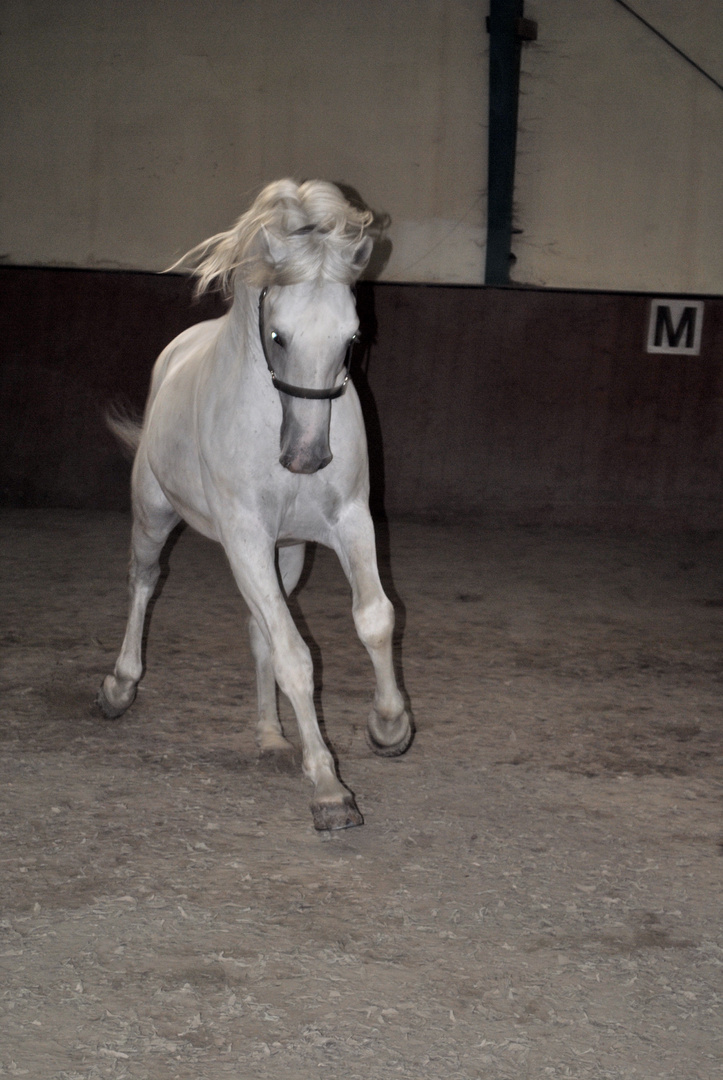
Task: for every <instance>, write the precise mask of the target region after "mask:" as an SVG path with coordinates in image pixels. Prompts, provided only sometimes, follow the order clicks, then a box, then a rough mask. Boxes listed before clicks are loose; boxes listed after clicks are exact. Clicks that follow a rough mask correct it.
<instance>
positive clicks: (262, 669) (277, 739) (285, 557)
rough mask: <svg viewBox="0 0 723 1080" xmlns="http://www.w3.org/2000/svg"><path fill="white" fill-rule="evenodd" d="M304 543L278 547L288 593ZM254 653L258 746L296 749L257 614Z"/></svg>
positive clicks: (269, 752)
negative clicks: (286, 731)
mask: <svg viewBox="0 0 723 1080" xmlns="http://www.w3.org/2000/svg"><path fill="white" fill-rule="evenodd" d="M305 550H306V547H305V545H304V544H293V545H289V546H287V547H281V548H279V553H278V558H279V574H280V576H281V583H282V585H283V588H284V592H285V593H286V595H287V596H288V595H289V594H290V593H291V592H293V590H294V589H295V588H296V586H297V584H298V582H299V578H300V577H301V571H302V570H303V567H304V553H305ZM249 637H250V639H251V652H252V655H253V658H254V662H255V665H256V688H257V693H258V720H257V722H256V745H257V746H258V748H259V751H260V753H261V754H262V756H265V757H270V758H273V757H277V755H290V754H291V753H292V752H293V747H292V745H291V743H290V742H289V741H288V739H286V738H285V737H284V733H283V731H282V728H281V724H280V723H279V713H278V707H277V701H276V678H275V676H274V665H273V661H272V658H271V648H270V646H269V643H268V641H267V640H266V637H265V636H264V634H263V631H262V630H261V627H260V626H259V624H258V621H257V620H256V617H255V616H254V615H252V616H251V618H250V619H249Z"/></svg>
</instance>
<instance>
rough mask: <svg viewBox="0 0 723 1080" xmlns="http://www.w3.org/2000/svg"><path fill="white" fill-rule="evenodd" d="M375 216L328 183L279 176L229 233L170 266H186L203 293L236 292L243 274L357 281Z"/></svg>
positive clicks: (277, 281)
mask: <svg viewBox="0 0 723 1080" xmlns="http://www.w3.org/2000/svg"><path fill="white" fill-rule="evenodd" d="M372 219H373V214H372V213H371V211H370V210H360V209H357V208H356V207H354V206H352V204H351V203H350V202H348V201H347V199H346V198H345V197H344V196H343V195H342V193H341V191H340V190H339V188H338V187H337V186H336V185H335V184H330V183H327V182H326V181H324V180H307V181H306V182H305V183H303V184H297V183H296V182H295V181H294V180H277V181H275V182H274V183H273V184H269V185H268V186H267V187H265V188H264V189H263V191H262V192H261V194H260V195H259V196H258V198H257V199H256V201H255V202H254V203H253V205H252V206H251V208H250V209H249V210H247V211H246V213H245V214H243V215H242V216H241V217H240V218H239V219H238V221H237V222H236V224H235V225H234V226H233V227H232V228H230V229H229V230H228V231H227V232H221V233H217V234H216V236H211V237H209V239H208V240H204V241H203V242H202V243H201V244H198V245H197V246H196V247H194V248H191V250H190V251H188V252H187V253H186V254H185V255H184V256H183V257H182V258H181V259H179V260H178V262H176V263H174V265H173V267H171V269H174V268H175V267H178V266H187V267H190V268H191V269H192V273H193V275H194V276H195V277H196V278H197V282H196V294H197V295H200V294H201V293H204V292H206V291H208V290H209V289H213V288H216V289H220V290H221V291H223V292H224V293H226V294H229V293H231V292H232V280H233V278H234V276H235V275H236V274H239V275H240V277H241V278H242V279H243V280H244V281H245V282H247V283H248V284H249V285H255V286H257V287H259V288H265V287H266V286H270V285H292V284H295V283H297V282H301V281H312V280H314V279H317V278H324V279H325V280H327V281H339V282H344V283H351V282H352V281H354V280H355V278H356V277H357V275H358V272H359V270H360V266H358V265H356V266H355V262H354V256H355V253H356V252H357V249H358V248H359V245H360V243H361V241H362V240H363V238H364V233H365V230H366V229H367V228H368V227H369V225H370V224H371V222H372Z"/></svg>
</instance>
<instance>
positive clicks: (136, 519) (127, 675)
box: [97, 489, 180, 720]
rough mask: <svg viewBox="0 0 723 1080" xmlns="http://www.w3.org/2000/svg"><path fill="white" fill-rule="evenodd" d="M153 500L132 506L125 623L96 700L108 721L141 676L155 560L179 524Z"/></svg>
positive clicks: (123, 708)
mask: <svg viewBox="0 0 723 1080" xmlns="http://www.w3.org/2000/svg"><path fill="white" fill-rule="evenodd" d="M155 496H156V497H155V499H154V503H155V505H153V506H149V505H148V504H147V503H141V502H136V505H135V507H134V514H133V529H132V533H131V561H130V571H129V575H128V591H129V610H128V622H127V625H126V632H125V637H124V638H123V645H122V646H121V651H120V654H119V656H118V660H117V661H116V665H115V669H114V672H113V674H112V675H106V677H105V679H104V680H103V683H102V685H101V688H100V690H99V691H98V697H97V703H98V705H99V706H100V709H101V711H102V712H103V715H104V716H106V717H107V718H108V719H109V720H114V719H116V717H118V716H121V715H122V714H123V713H124V712H125V711H126V709H128V708H129V707H130V706H131V705H132V704H133V701H134V699H135V696H136V690H137V689H138V683H139V682H140V678H141V674H142V673H143V661H142V657H141V646H142V641H143V625H144V622H145V617H146V609H147V607H148V601H149V600H150V598H151V596H152V595H153V590H154V589H155V587H156V583H157V581H158V576H159V574H160V566H159V562H158V559H159V556H160V554H161V551H162V549H163V545H164V544H165V542H166V540H167V538H168V534H169V533H170V532H171V529H173V528H174V526H175V525H177V524H178V521H179V520H180V518H179V517H178V515H177V514H176V513H175V511H174V510H173V509H172V508H171V506H170V504H169V503H167V502H166V500H165V498H164V497H163V495H162V493H161V491H160V489H159V490H158V491H157V492H155Z"/></svg>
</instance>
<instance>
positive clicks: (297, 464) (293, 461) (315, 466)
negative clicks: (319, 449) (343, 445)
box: [279, 454, 334, 476]
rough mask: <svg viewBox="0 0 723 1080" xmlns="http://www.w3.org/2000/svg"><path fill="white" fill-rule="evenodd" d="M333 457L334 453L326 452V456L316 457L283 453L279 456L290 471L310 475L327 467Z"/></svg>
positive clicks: (280, 460)
mask: <svg viewBox="0 0 723 1080" xmlns="http://www.w3.org/2000/svg"><path fill="white" fill-rule="evenodd" d="M333 457H334V455H333V454H326V455H325V456H324V457H314V456H310V455H305V454H296V455H294V454H282V455H281V457H280V458H279V464H280V465H283V466H284V468H285V469H288V470H289V472H292V473H303V474H304V475H307V476H310V475H311V474H312V473H315V472H319V471H320V470H321V469H325V468H326V466H327V465H328V464H329V463H330V462H331V460H332V458H333Z"/></svg>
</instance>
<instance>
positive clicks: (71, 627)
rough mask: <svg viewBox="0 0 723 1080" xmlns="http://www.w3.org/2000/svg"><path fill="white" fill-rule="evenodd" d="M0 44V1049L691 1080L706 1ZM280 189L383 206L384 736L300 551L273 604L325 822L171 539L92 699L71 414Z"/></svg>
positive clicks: (161, 337) (713, 484)
mask: <svg viewBox="0 0 723 1080" xmlns="http://www.w3.org/2000/svg"><path fill="white" fill-rule="evenodd" d="M488 16H489V18H487V17H488ZM0 30H2V40H3V42H4V45H3V49H4V51H5V63H4V67H5V70H6V76H5V82H6V93H5V95H4V99H5V100H4V104H3V105H2V111H3V115H4V119H5V124H4V125H3V128H2V130H3V134H2V135H1V136H0V141H1V142H2V146H3V150H4V158H5V162H6V166H5V185H4V187H5V191H4V194H3V199H2V202H1V203H0V206H1V217H0V228H1V229H2V234H3V245H4V246H3V249H2V250H3V253H4V255H3V258H4V261H3V265H2V267H1V268H0V283H1V285H2V288H0V324H1V325H2V341H3V349H2V354H1V357H0V414H1V416H2V423H1V424H0V458H1V460H0V558H1V561H0V567H1V572H2V589H1V595H2V604H1V610H2V620H1V622H0V638H1V641H2V650H1V652H0V738H1V747H0V748H1V753H0V779H1V780H2V783H1V784H0V840H1V844H0V897H1V905H0V1078H1V1080H5V1078H8V1080H9V1078H15V1077H24V1078H26V1080H225V1078H226V1077H228V1078H229V1080H312V1078H323V1077H328V1078H329V1080H342V1078H343V1080H391V1078H395V1077H400V1078H406V1080H507V1078H509V1080H528V1078H529V1080H545V1078H548V1077H549V1078H552V1080H560V1078H571V1080H715V1078H716V1077H719V1076H720V1069H721V1060H722V1059H723V1016H722V1009H721V1005H722V1003H723V978H722V972H723V936H722V934H721V870H722V869H723V861H722V855H723V846H722V845H723V828H722V827H721V797H722V795H723V772H722V771H721V748H722V743H723V719H722V704H723V702H722V691H723V502H722V498H721V491H722V481H723V273H722V268H721V262H720V252H721V249H722V241H723V234H722V223H723V195H722V194H721V186H720V174H721V173H720V170H721V167H723V160H722V158H723V144H722V143H721V139H720V131H721V119H723V85H722V83H723V55H722V53H721V41H723V23H722V21H721V13H720V9H719V5H717V4H716V3H715V2H714V0H690V3H689V4H688V5H685V12H683V11H682V10H680V11H679V10H678V5H675V4H672V3H669V2H667V0H631V2H630V3H629V4H628V3H621V2H619V0H582V2H581V0H548V2H547V3H544V4H543V3H536V2H533V0H526V3H525V4H524V6H523V3H522V0H491V2H489V0H486V2H485V3H484V4H478V3H476V2H472V0H409V2H407V3H405V4H399V5H388V4H384V3H382V2H381V0H370V2H369V3H367V4H365V5H349V6H347V5H340V4H337V3H332V2H331V0H328V2H327V0H313V2H310V3H307V4H302V5H299V4H298V3H297V2H296V0H293V2H292V0H274V2H273V3H262V2H261V0H248V3H244V4H242V5H241V4H234V3H232V2H231V0H208V2H207V3H206V4H204V5H196V4H192V3H191V0H148V2H147V3H145V4H136V3H130V4H126V5H123V6H122V8H121V7H119V6H117V5H113V4H101V5H98V3H97V0H94V2H93V3H91V2H90V0H77V2H76V0H72V2H71V0H55V2H54V3H50V2H49V0H9V2H8V3H6V4H5V5H4V8H3V12H2V14H1V15H0ZM317 176H318V177H321V178H324V179H327V180H331V181H334V182H336V183H337V184H339V185H340V188H341V190H342V191H343V192H344V194H345V197H346V198H348V199H350V200H352V201H353V202H354V204H355V205H359V206H362V205H363V206H368V207H369V208H371V210H372V211H373V212H374V215H375V222H374V224H373V225H372V227H371V234H372V235H373V237H374V239H375V242H376V246H375V249H374V253H373V255H372V257H371V261H370V263H369V265H368V268H367V270H366V272H365V273H364V275H363V276H362V278H361V280H360V281H359V283H358V285H357V286H356V289H355V302H356V310H357V312H358V317H359V340H358V341H357V342H356V343H355V344H354V346H353V351H352V353H351V361H350V375H351V382H352V383H353V386H354V388H355V389H354V390H349V391H347V392H348V393H349V394H350V395H353V394H354V392H356V394H357V395H358V398H359V401H360V404H361V412H362V414H363V418H364V426H365V429H366V435H367V440H368V458H369V473H370V499H369V502H370V507H371V512H372V516H373V520H374V525H375V532H376V547H377V558H378V564H379V574H380V578H381V582H382V585H383V588H384V591H385V593H386V595H387V596H388V598H389V600H390V601H391V603H392V605H393V608H394V613H395V629H394V634H393V648H392V654H393V666H394V672H395V676H396V680H397V683H398V685H399V688H400V690H401V693H402V696H403V698H404V702H405V705H406V709H407V712H408V713H409V715H410V717H411V718H412V722H413V727H414V738H413V741H412V742H411V745H410V746H409V748H408V749H406V751H405V752H404V753H402V754H399V755H398V756H385V755H384V754H383V753H378V752H377V753H375V752H374V750H375V749H376V750H377V751H379V750H380V747H379V746H378V745H377V746H374V740H373V738H371V739H370V737H369V734H368V731H367V719H368V717H369V714H370V711H371V710H372V709H373V707H374V705H375V681H374V670H373V666H372V662H371V660H370V656H369V655H367V651H366V649H365V647H364V645H363V644H362V643H361V641H360V639H359V637H358V636H357V629H356V626H355V620H354V617H353V611H352V592H351V589H350V585H349V582H348V581H347V577H346V576H345V573H344V571H343V569H342V566H341V565H340V561H339V559H338V558H337V556H336V554H335V553H334V552H333V551H332V550H330V548H329V547H327V546H325V545H324V544H323V543H321V542H319V543H308V544H307V549H306V556H305V562H304V568H303V572H302V575H301V580H300V581H299V584H298V586H297V587H296V588H294V589H293V591H292V592H291V594H290V595H289V596H288V606H289V609H290V612H291V615H292V616H293V620H294V622H295V624H296V627H297V629H298V631H299V633H300V635H301V638H302V639H303V642H305V644H306V646H307V647H308V651H309V654H310V657H311V661H312V664H313V701H314V705H315V708H316V713H317V716H318V721H319V727H320V730H321V733H322V736H323V739H324V742H325V743H326V745H327V746H328V748H329V750H330V751H331V754H332V755H333V760H334V766H335V768H336V772H337V775H338V778H339V779H340V780H341V782H342V783H343V785H345V787H346V789H348V791H349V792H350V793H351V795H352V796H353V800H354V801H355V803H356V806H357V807H358V810H359V813H360V815H361V817H362V818H363V824H361V825H360V826H359V827H351V828H333V829H326V828H319V827H318V820H317V819H316V817H312V813H311V812H310V803H311V802H312V796H313V794H314V792H313V789H312V785H311V783H310V782H309V780H308V779H306V778H305V776H304V774H303V772H302V752H303V750H304V747H303V746H302V736H301V734H300V731H301V725H300V724H299V725H297V720H296V716H295V713H294V709H293V708H292V705H291V703H290V699H289V697H287V695H286V694H284V693H282V692H281V691H280V690H279V691H278V710H279V716H280V720H281V724H282V727H283V732H284V735H285V736H286V738H287V739H288V740H289V742H290V743H291V744H292V747H293V750H292V751H291V752H288V753H277V754H270V753H260V752H259V749H258V746H257V743H256V739H255V725H256V718H257V678H256V672H255V666H254V656H253V655H252V651H251V648H250V645H249V634H248V623H249V607H247V604H246V603H245V602H244V599H243V597H242V596H241V594H240V592H239V588H238V587H237V584H236V582H235V580H234V575H233V573H232V570H231V566H230V559H229V557H228V555H227V553H226V551H225V550H224V548H223V547H222V546H221V545H220V544H218V543H215V542H213V541H212V540H210V539H207V538H206V537H205V536H203V535H201V534H200V532H199V531H196V530H195V529H194V528H192V527H191V526H189V525H188V524H185V523H183V522H182V523H181V524H179V525H178V526H177V527H176V528H175V529H174V530H173V531H172V532H171V534H170V537H169V539H168V541H167V543H166V544H165V547H164V549H163V553H162V556H161V560H160V569H161V572H160V577H159V578H158V583H157V585H156V587H155V591H154V592H153V596H152V599H151V601H150V604H149V608H148V614H147V617H146V620H145V629H144V634H143V649H142V660H143V676H142V678H141V681H140V684H139V686H138V693H137V696H136V698H135V701H134V702H133V704H132V706H131V707H130V708H128V710H127V712H124V713H123V715H122V716H118V717H116V718H115V719H108V718H107V717H106V716H104V715H103V712H102V710H101V708H100V707H99V705H98V704H97V697H98V692H99V688H100V686H101V683H102V682H103V680H104V678H105V677H106V676H108V675H109V673H111V672H112V671H113V670H114V665H115V664H116V659H117V657H118V654H119V649H120V647H121V642H122V640H123V634H124V628H125V623H126V617H127V606H128V588H127V579H128V563H129V548H130V542H131V526H132V516H131V502H130V482H131V460H130V458H129V457H128V455H127V454H126V453H125V451H124V448H123V447H122V446H121V445H120V443H119V442H118V441H117V439H116V438H115V436H114V435H113V434H112V433H111V431H110V430H109V428H108V426H107V423H106V416H107V413H108V410H111V411H113V410H116V411H117V410H121V411H122V412H124V413H126V414H129V415H138V416H140V415H142V412H143V408H144V403H145V401H146V397H147V395H148V391H149V385H150V378H151V371H152V368H153V364H154V361H155V359H156V357H157V356H158V355H159V353H160V352H161V351H162V350H163V349H164V348H165V346H166V345H167V344H168V343H169V342H170V341H171V340H172V339H173V338H174V337H175V336H176V335H178V334H179V333H181V332H182V331H184V330H186V328H188V327H191V326H194V325H195V324H197V323H199V322H201V321H203V320H208V319H216V318H220V317H222V316H224V313H225V312H226V311H227V309H228V301H227V300H224V298H223V296H221V295H220V294H219V293H210V294H207V295H205V296H202V297H200V298H199V297H197V296H194V283H193V280H192V278H190V277H189V276H188V274H187V273H185V272H183V267H182V266H181V267H180V268H176V269H173V270H172V271H171V272H170V273H161V271H163V270H165V269H167V268H168V267H169V266H171V265H172V264H174V263H175V262H176V260H179V259H180V258H181V257H182V255H183V253H184V252H185V251H187V250H188V249H190V248H192V247H193V246H194V245H196V244H199V243H200V242H202V241H204V239H205V238H207V237H213V236H215V235H216V234H219V233H220V232H221V231H222V230H228V229H229V227H230V226H231V225H232V224H233V222H234V221H235V220H236V219H237V218H238V217H239V215H240V214H242V213H243V212H244V211H245V210H247V209H248V207H249V206H250V205H251V203H252V202H253V199H254V198H255V197H256V195H257V194H258V192H259V191H260V190H261V189H262V188H263V187H264V185H266V184H268V183H269V182H271V181H274V180H278V179H280V178H282V177H295V178H296V179H297V180H303V179H306V178H309V177H317ZM505 177H506V178H507V179H506V180H505ZM300 232H301V233H304V232H306V233H308V232H309V229H302V230H301V231H300ZM239 273H243V271H242V270H240V271H239ZM284 287H285V286H284V284H283V283H282V284H280V285H279V286H278V289H277V291H278V292H283V289H284ZM292 287H293V286H292ZM337 287H340V286H337ZM257 291H258V290H257ZM257 332H260V333H261V334H263V332H264V331H263V324H261V331H257V330H256V328H255V325H253V326H252V327H251V329H250V330H249V336H250V338H253V335H254V334H255V333H257ZM274 332H275V331H274ZM277 336H278V335H277ZM254 341H255V342H256V339H254ZM262 344H264V343H263V338H262ZM254 347H255V348H256V353H255V354H253V355H257V356H261V355H262V354H261V353H260V351H259V346H258V345H257V344H255V345H254ZM265 348H266V346H265V344H264V349H265ZM239 355H240V354H239ZM249 355H252V354H251V353H250V354H249ZM267 374H268V373H267V372H266V368H265V366H264V367H263V376H264V378H266V376H267ZM281 393H282V391H279V394H281ZM274 400H275V399H274ZM305 404H306V403H302V406H301V408H302V409H303V407H304V405H305ZM341 407H342V405H341V402H340V401H336V400H333V401H331V402H330V405H329V408H330V410H331V416H332V421H331V428H330V430H331V433H332V439H331V450H332V452H333V451H334V445H335V444H334V438H333V436H334V432H335V427H334V420H333V417H334V415H335V414H334V410H339V409H340V408H341ZM279 415H281V412H280V410H279ZM339 415H341V414H339ZM256 420H257V418H256V416H255V414H254V415H251V416H248V417H244V422H246V423H249V424H252V423H255V422H256ZM179 430H180V428H179ZM180 442H181V440H180V436H179V439H178V445H177V447H176V449H175V451H174V452H175V453H182V452H183V448H182V447H181V446H180ZM232 442H233V440H232V438H231V436H229V437H228V440H227V444H228V445H229V446H230V445H232ZM333 469H334V462H333V460H332V462H331V463H330V464H329V465H328V466H327V467H326V471H327V472H328V475H329V476H333V475H334V474H333V472H332V470H333ZM277 473H278V474H279V475H280V476H282V474H283V473H284V469H283V467H282V464H281V463H280V462H276V461H274V462H273V467H272V468H270V469H269V479H268V485H267V487H264V488H262V496H261V497H263V491H265V490H267V489H268V490H271V489H272V487H273V484H274V483H275V477H276V474H277ZM319 475H322V473H321V472H320V473H319ZM276 478H277V479H278V477H276ZM282 479H283V476H282ZM264 482H265V484H266V481H264ZM307 482H308V484H309V485H311V484H312V483H315V482H316V479H315V477H313V476H304V475H302V476H300V477H299V495H298V499H297V501H298V502H299V503H302V502H303V498H304V492H305V484H306V483H307ZM231 497H232V495H230V496H229V498H231ZM254 610H255V609H254ZM357 622H359V620H357ZM275 662H276V661H275ZM275 670H280V669H275ZM277 681H278V680H277ZM382 749H383V748H382ZM315 821H316V825H317V827H315Z"/></svg>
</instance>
